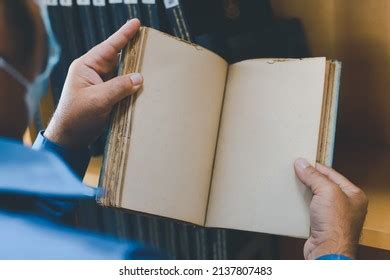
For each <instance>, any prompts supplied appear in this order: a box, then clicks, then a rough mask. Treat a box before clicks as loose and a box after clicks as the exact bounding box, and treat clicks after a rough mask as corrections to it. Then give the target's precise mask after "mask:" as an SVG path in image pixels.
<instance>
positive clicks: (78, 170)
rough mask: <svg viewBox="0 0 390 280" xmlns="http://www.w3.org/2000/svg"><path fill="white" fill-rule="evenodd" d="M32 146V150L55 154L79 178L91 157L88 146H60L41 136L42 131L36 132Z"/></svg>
mask: <svg viewBox="0 0 390 280" xmlns="http://www.w3.org/2000/svg"><path fill="white" fill-rule="evenodd" d="M32 148H33V149H34V150H46V151H50V152H52V153H54V154H56V155H57V156H59V157H60V158H62V159H63V160H64V162H65V163H67V165H68V166H69V167H70V168H71V169H72V170H73V172H75V174H76V175H77V176H78V177H79V178H80V179H82V178H83V177H84V175H85V172H86V170H87V167H88V163H89V160H90V158H91V155H90V152H89V149H88V148H85V149H68V148H65V147H62V146H60V145H58V144H56V143H54V142H52V141H50V140H49V139H47V138H46V137H45V136H43V131H40V132H39V133H38V136H37V139H36V140H35V142H34V145H33V147H32Z"/></svg>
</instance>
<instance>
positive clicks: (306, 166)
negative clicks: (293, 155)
mask: <svg viewBox="0 0 390 280" xmlns="http://www.w3.org/2000/svg"><path fill="white" fill-rule="evenodd" d="M294 167H295V173H296V174H297V176H298V178H299V179H300V180H301V181H302V183H304V184H305V185H306V186H307V187H309V188H310V189H311V191H312V192H313V194H315V195H316V194H319V193H320V192H321V191H323V190H325V189H326V188H328V187H329V186H332V185H334V183H333V182H332V181H331V180H329V179H328V178H327V177H326V176H324V175H322V174H321V173H320V172H318V171H317V170H316V169H315V168H314V167H313V166H312V165H310V163H309V162H308V161H307V160H305V159H303V158H299V159H297V160H296V161H295V163H294Z"/></svg>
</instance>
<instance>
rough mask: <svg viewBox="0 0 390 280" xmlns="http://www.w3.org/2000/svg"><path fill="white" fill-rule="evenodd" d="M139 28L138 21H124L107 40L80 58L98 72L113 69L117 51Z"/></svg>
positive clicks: (101, 72) (102, 72) (103, 72)
mask: <svg viewBox="0 0 390 280" xmlns="http://www.w3.org/2000/svg"><path fill="white" fill-rule="evenodd" d="M139 28H140V21H139V20H138V19H132V20H130V21H128V22H127V23H125V24H124V25H123V26H122V27H121V28H120V29H119V30H118V31H117V32H115V33H114V34H113V35H111V36H110V37H109V38H108V39H107V40H105V41H103V42H102V43H100V44H99V45H97V46H95V47H93V48H92V49H91V50H90V51H89V52H87V53H86V54H85V55H83V56H82V57H81V60H82V61H83V62H84V63H85V64H86V65H87V66H88V67H90V68H92V69H93V70H95V71H96V72H97V73H99V74H105V73H107V72H110V71H112V70H113V68H114V67H115V65H116V64H117V60H118V53H119V52H120V51H121V50H122V49H123V48H124V47H125V46H126V44H127V43H128V42H129V41H130V40H131V38H133V36H134V35H135V34H136V33H137V31H138V30H139Z"/></svg>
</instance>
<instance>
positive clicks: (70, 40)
mask: <svg viewBox="0 0 390 280" xmlns="http://www.w3.org/2000/svg"><path fill="white" fill-rule="evenodd" d="M75 2H76V1H74V0H60V4H61V12H62V14H63V20H64V22H63V25H64V30H65V37H66V42H67V49H66V50H67V53H68V55H69V56H68V61H67V64H68V66H69V65H70V64H71V63H72V61H73V60H75V59H76V58H78V57H79V56H80V55H81V54H82V53H83V51H84V47H83V46H84V44H83V42H82V36H81V34H80V33H79V31H80V30H79V26H80V20H79V17H78V12H77V6H76V5H75Z"/></svg>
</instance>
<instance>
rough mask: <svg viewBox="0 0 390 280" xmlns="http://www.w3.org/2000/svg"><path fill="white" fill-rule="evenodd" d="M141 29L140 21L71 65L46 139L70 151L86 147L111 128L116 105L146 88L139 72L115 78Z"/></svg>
mask: <svg viewBox="0 0 390 280" xmlns="http://www.w3.org/2000/svg"><path fill="white" fill-rule="evenodd" d="M139 27H140V22H139V20H137V19H134V20H131V21H129V22H127V23H126V24H125V25H123V26H122V28H121V29H119V30H118V31H117V32H116V33H114V34H113V35H112V36H111V37H110V38H108V39H107V40H106V41H104V42H102V43H101V44H99V45H97V46H96V47H94V48H92V49H91V50H90V51H89V52H87V53H86V54H85V55H83V56H82V57H80V58H78V59H76V60H75V61H74V62H73V63H72V64H71V66H70V68H69V72H68V76H67V78H66V81H65V85H64V89H63V91H62V95H61V99H60V102H59V104H58V107H57V110H56V112H55V113H54V116H53V118H52V120H51V121H50V124H49V126H48V128H47V129H46V131H45V134H44V135H45V137H46V138H48V139H49V140H51V141H52V142H55V143H57V144H59V145H61V146H64V147H67V148H76V149H77V148H85V147H87V146H88V145H90V144H91V143H93V142H94V141H95V140H96V139H97V138H98V137H99V136H100V135H101V133H102V132H103V130H104V127H105V126H106V125H107V122H108V119H109V116H110V113H111V110H112V108H113V106H114V105H115V104H116V103H118V102H119V101H120V100H122V99H123V98H125V97H127V96H129V95H131V94H133V93H135V92H136V91H137V90H138V89H139V88H140V87H141V85H142V83H143V78H142V76H141V75H140V74H138V73H133V74H129V75H123V76H119V77H114V78H112V77H113V74H114V73H113V71H114V70H115V68H116V66H117V63H118V53H119V52H120V51H121V49H122V48H124V47H125V46H126V44H127V43H128V42H129V40H131V38H133V36H134V35H135V34H136V33H137V31H138V29H139Z"/></svg>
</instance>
